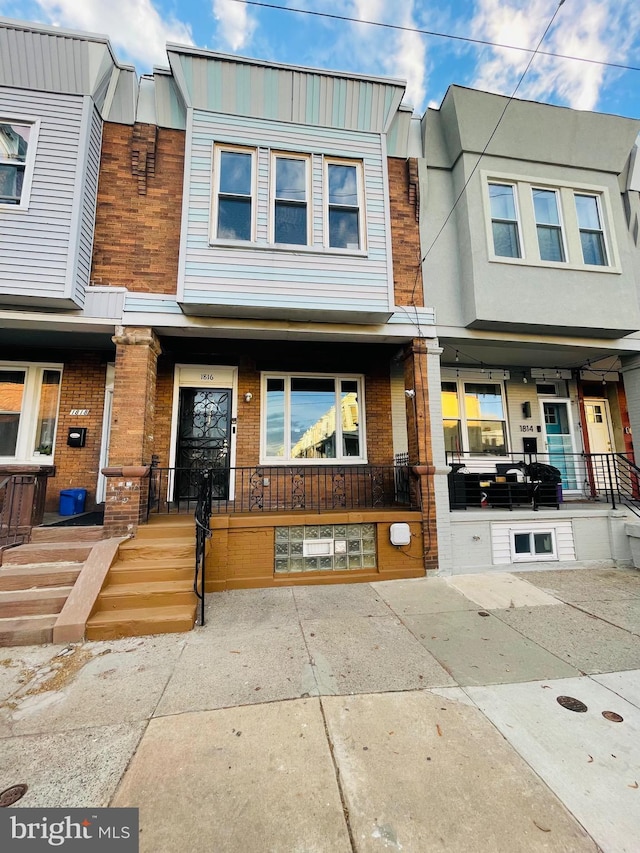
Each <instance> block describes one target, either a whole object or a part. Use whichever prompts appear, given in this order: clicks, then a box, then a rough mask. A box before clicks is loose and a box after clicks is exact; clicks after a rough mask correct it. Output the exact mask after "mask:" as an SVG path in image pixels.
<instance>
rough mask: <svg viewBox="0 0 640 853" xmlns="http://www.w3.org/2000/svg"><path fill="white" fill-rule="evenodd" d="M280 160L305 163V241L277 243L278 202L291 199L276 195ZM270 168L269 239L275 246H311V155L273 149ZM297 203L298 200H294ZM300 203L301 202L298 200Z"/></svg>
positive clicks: (298, 247) (296, 247)
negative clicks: (279, 197)
mask: <svg viewBox="0 0 640 853" xmlns="http://www.w3.org/2000/svg"><path fill="white" fill-rule="evenodd" d="M278 160H299V161H301V162H303V163H304V164H305V193H306V196H305V201H304V205H305V209H306V213H307V234H306V242H304V243H276V204H277V202H278V201H283V202H285V203H286V202H287V201H289V202H290V201H291V200H290V199H278V198H277V197H276V181H277V175H278V172H277V169H278V164H277V161H278ZM269 162H270V170H271V175H270V177H271V180H270V193H269V196H270V198H269V213H270V215H269V239H270V241H271V242H272V243H273V245H274V246H278V247H279V248H280V247H283V248H292V249H294V250H295V249H303V248H305V247H307V248H308V247H309V246H310V245H311V225H312V219H313V198H312V194H311V155H310V154H299V153H298V152H295V151H272V152H271V158H270V161H269ZM293 203H294V204H296V202H293ZM297 204H300V202H297Z"/></svg>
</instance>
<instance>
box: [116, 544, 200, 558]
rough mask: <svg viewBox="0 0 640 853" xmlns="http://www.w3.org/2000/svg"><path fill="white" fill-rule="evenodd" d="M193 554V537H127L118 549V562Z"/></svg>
mask: <svg viewBox="0 0 640 853" xmlns="http://www.w3.org/2000/svg"><path fill="white" fill-rule="evenodd" d="M194 554H195V539H161V540H151V539H149V540H144V539H143V540H139V539H129V540H127V541H126V542H123V543H122V545H120V547H119V549H118V563H125V562H127V561H129V560H136V561H145V560H146V561H148V560H155V561H157V560H163V559H167V558H169V557H170V558H172V559H176V560H182V559H189V558H191V557H193V556H194Z"/></svg>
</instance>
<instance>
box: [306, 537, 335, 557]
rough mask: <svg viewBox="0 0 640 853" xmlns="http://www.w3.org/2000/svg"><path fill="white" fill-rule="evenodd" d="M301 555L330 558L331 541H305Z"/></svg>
mask: <svg viewBox="0 0 640 853" xmlns="http://www.w3.org/2000/svg"><path fill="white" fill-rule="evenodd" d="M302 554H303V556H305V557H330V556H331V555H332V554H333V539H305V541H304V542H303V543H302Z"/></svg>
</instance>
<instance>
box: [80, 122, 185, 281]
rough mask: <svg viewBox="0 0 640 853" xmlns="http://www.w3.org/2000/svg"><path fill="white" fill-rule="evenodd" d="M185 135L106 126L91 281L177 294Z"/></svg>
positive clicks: (138, 126) (140, 127) (146, 127)
mask: <svg viewBox="0 0 640 853" xmlns="http://www.w3.org/2000/svg"><path fill="white" fill-rule="evenodd" d="M183 171H184V131H181V130H167V129H163V128H156V127H155V126H154V125H145V124H142V125H141V124H136V125H134V126H133V127H130V126H127V125H123V124H111V123H109V122H107V123H106V124H105V125H104V129H103V134H102V160H101V164H100V180H99V184H98V202H97V211H96V226H95V238H94V245H93V265H92V272H91V281H92V283H93V284H97V285H111V286H120V287H127V288H129V290H132V291H140V292H145V293H166V294H173V293H175V292H176V281H177V274H178V251H179V244H180V218H181V207H182V179H183Z"/></svg>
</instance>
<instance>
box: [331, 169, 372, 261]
mask: <svg viewBox="0 0 640 853" xmlns="http://www.w3.org/2000/svg"><path fill="white" fill-rule="evenodd" d="M330 166H353V167H355V170H356V188H357V192H358V234H359V238H360V245H359V246H358V248H341V247H339V246H332V245H331V243H330V234H329V209H330V208H331V207H337V205H335V204H330V203H329V167H330ZM323 172H324V175H323V200H322V201H323V212H324V235H325V238H324V247H325V249H328V250H329V251H331V252H338V253H340V254H357V255H363V254H365V253H366V251H367V231H366V217H365V194H364V163H363V161H362V160H349V159H344V158H341V157H327V156H325V157H324V163H323ZM345 207H347V208H349V209H351V208H352V205H345Z"/></svg>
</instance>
